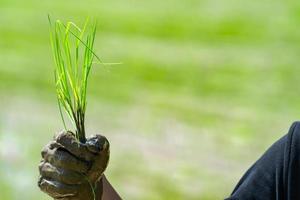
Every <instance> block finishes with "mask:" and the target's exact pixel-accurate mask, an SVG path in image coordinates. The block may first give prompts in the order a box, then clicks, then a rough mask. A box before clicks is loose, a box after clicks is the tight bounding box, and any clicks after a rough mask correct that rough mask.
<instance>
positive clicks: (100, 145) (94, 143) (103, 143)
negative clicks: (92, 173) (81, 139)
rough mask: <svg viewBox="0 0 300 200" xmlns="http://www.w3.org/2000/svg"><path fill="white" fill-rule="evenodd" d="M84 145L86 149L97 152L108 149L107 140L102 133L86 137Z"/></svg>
mask: <svg viewBox="0 0 300 200" xmlns="http://www.w3.org/2000/svg"><path fill="white" fill-rule="evenodd" d="M86 146H87V148H88V150H90V151H91V152H93V153H97V154H98V153H100V152H102V151H103V150H104V151H107V150H109V142H108V140H107V139H106V137H104V136H102V135H95V136H92V137H90V138H88V139H87V141H86Z"/></svg>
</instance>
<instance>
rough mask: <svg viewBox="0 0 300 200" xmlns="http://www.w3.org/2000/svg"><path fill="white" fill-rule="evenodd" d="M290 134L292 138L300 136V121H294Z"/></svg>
mask: <svg viewBox="0 0 300 200" xmlns="http://www.w3.org/2000/svg"><path fill="white" fill-rule="evenodd" d="M288 135H289V138H290V139H295V138H300V121H295V122H293V123H292V125H291V127H290V130H289V132H288Z"/></svg>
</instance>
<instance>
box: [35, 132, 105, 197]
mask: <svg viewBox="0 0 300 200" xmlns="http://www.w3.org/2000/svg"><path fill="white" fill-rule="evenodd" d="M42 158H43V159H42V161H41V163H40V165H39V171H40V175H41V176H40V179H39V181H38V186H39V187H40V189H41V190H42V191H43V192H45V193H47V194H48V195H50V196H51V197H53V198H54V199H59V200H83V199H84V200H94V199H99V197H100V196H101V195H102V194H101V193H102V192H101V191H102V184H101V176H102V174H103V172H104V170H105V169H106V167H107V164H108V160H109V142H108V141H107V139H106V138H105V137H104V136H101V135H96V136H93V137H91V138H88V139H87V141H86V143H85V144H82V143H78V142H77V140H76V139H75V137H74V134H73V133H71V132H63V133H61V134H59V135H58V136H57V137H56V138H55V139H54V140H53V141H51V142H50V143H49V144H47V145H46V146H45V147H44V149H43V150H42Z"/></svg>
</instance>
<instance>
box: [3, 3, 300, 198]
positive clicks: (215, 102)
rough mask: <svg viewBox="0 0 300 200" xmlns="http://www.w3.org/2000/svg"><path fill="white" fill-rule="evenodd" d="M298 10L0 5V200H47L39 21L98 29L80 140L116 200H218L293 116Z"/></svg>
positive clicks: (46, 81) (299, 48) (48, 126)
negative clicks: (98, 156) (102, 167)
mask: <svg viewBox="0 0 300 200" xmlns="http://www.w3.org/2000/svg"><path fill="white" fill-rule="evenodd" d="M299 13H300V3H299V2H296V1H289V0H287V1H276V0H275V1H269V0H252V1H234V0H225V1H222V0H185V1H182V0H172V1H170V0H165V1H159V0H152V1H146V0H127V1H121V0H109V1H108V0H104V1H96V0H94V1H91V0H88V1H77V0H73V1H70V0H65V1H57V0H53V1H37V0H27V1H16V0H1V1H0V61H1V62H0V102H1V111H0V188H1V195H0V199H2V200H14V199H15V200H19V199H20V198H21V199H26V200H27V199H28V200H40V199H45V200H46V199H50V198H49V197H47V196H46V195H45V194H43V193H42V192H40V191H39V189H38V187H37V183H36V182H37V179H38V169H37V166H38V163H39V161H40V150H41V148H42V147H43V146H44V145H45V144H46V143H47V142H48V141H49V140H50V139H51V138H52V137H53V135H54V134H55V133H56V132H57V131H59V130H60V129H62V128H63V125H62V123H61V119H60V116H59V111H58V108H57V101H56V96H55V88H54V82H53V69H54V63H53V59H52V54H51V51H50V44H49V33H48V21H47V14H50V15H51V16H52V18H54V19H57V18H58V19H61V20H63V21H68V20H71V21H74V22H75V23H77V24H80V25H82V24H83V22H84V21H85V19H86V17H88V16H90V17H94V18H96V19H97V20H98V34H97V38H96V45H95V51H96V52H97V54H98V55H99V56H100V57H101V58H102V59H103V60H104V61H105V62H122V63H123V64H122V65H114V66H112V67H107V68H104V67H103V66H100V65H99V66H94V69H93V72H92V75H91V81H90V84H89V90H88V94H89V95H88V110H87V122H86V127H87V130H88V133H89V134H93V133H99V132H100V133H102V134H104V135H106V136H107V137H108V138H109V140H110V142H111V161H110V165H109V168H108V170H107V172H106V175H107V177H108V178H109V179H110V181H111V183H112V184H113V185H114V186H115V188H116V189H117V190H118V191H119V193H120V194H121V195H122V197H123V198H124V199H145V200H165V199H172V200H177V199H178V200H179V199H189V200H193V199H195V200H196V199H200V200H215V199H222V198H224V197H226V196H228V195H229V194H230V192H231V191H232V189H233V187H234V185H235V184H236V182H237V181H238V179H239V178H240V176H241V175H242V174H243V173H244V172H245V170H246V169H247V168H248V167H249V166H250V165H251V164H252V163H253V162H254V161H255V160H256V159H257V158H258V157H259V156H260V155H261V154H262V153H263V152H264V150H266V149H267V148H268V146H269V145H271V144H272V143H273V142H274V141H275V140H276V139H278V138H279V137H281V136H282V135H283V134H285V133H286V132H287V130H288V128H289V126H290V124H291V123H292V122H293V121H295V120H297V119H299V115H300V68H299V59H300V57H299V55H300V29H299V24H300V14H299Z"/></svg>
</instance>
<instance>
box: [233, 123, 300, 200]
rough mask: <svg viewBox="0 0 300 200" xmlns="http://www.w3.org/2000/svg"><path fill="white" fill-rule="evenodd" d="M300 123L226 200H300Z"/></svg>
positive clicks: (272, 149) (270, 149)
mask: <svg viewBox="0 0 300 200" xmlns="http://www.w3.org/2000/svg"><path fill="white" fill-rule="evenodd" d="M299 155H300V122H295V123H293V124H292V126H291V128H290V130H289V132H288V134H287V135H285V136H284V137H282V138H281V139H279V140H278V141H277V142H276V143H274V144H273V145H272V146H271V147H270V148H269V149H268V150H267V151H266V152H265V153H264V155H263V156H262V157H261V158H260V159H259V160H257V161H256V163H254V165H253V166H252V167H251V168H250V169H249V170H248V171H247V172H246V173H245V174H244V176H243V177H242V178H241V180H240V181H239V183H238V184H237V186H236V187H235V189H234V190H233V192H232V194H231V197H229V198H227V200H298V199H299V200H300V158H299Z"/></svg>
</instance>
